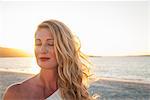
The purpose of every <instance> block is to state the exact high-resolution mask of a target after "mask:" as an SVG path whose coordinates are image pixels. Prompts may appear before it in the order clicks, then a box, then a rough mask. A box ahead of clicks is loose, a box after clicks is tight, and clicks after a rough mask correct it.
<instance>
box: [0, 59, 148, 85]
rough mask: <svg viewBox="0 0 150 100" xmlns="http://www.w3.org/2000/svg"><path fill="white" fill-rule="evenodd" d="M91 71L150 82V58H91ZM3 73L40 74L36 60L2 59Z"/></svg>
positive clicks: (103, 75) (97, 73)
mask: <svg viewBox="0 0 150 100" xmlns="http://www.w3.org/2000/svg"><path fill="white" fill-rule="evenodd" d="M90 61H91V62H92V64H93V65H92V66H91V67H90V70H91V72H92V74H94V75H95V76H96V77H109V78H116V79H127V80H138V81H146V82H150V57H144V56H141V57H139V56H138V57H90ZM0 70H1V71H13V72H23V73H38V72H39V67H38V65H37V64H36V61H35V58H28V57H20V58H19V57H10V58H0Z"/></svg>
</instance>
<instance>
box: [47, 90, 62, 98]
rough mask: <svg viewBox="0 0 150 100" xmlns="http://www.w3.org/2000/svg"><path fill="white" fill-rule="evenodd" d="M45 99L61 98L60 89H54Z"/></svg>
mask: <svg viewBox="0 0 150 100" xmlns="http://www.w3.org/2000/svg"><path fill="white" fill-rule="evenodd" d="M45 100H62V98H61V95H60V90H59V89H57V91H55V92H54V93H53V94H52V95H51V96H49V97H48V98H46V99H45Z"/></svg>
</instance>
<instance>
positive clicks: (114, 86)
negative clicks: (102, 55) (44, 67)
mask: <svg viewBox="0 0 150 100" xmlns="http://www.w3.org/2000/svg"><path fill="white" fill-rule="evenodd" d="M34 75H35V74H28V73H20V72H9V71H1V70H0V100H1V98H2V96H3V93H4V91H5V90H6V88H7V87H8V86H10V85H12V84H14V83H17V82H21V81H23V80H26V79H28V78H30V77H33V76H34ZM88 91H89V93H90V95H96V96H97V100H99V99H100V100H120V99H121V100H128V99H129V100H149V99H150V83H148V82H141V81H132V80H121V79H114V78H107V77H93V78H92V77H91V78H89V88H88Z"/></svg>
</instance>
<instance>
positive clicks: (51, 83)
mask: <svg viewBox="0 0 150 100" xmlns="http://www.w3.org/2000/svg"><path fill="white" fill-rule="evenodd" d="M40 79H41V80H42V83H43V86H44V88H45V89H47V90H51V91H55V90H57V88H58V86H57V79H58V74H57V70H56V69H53V70H47V69H41V71H40Z"/></svg>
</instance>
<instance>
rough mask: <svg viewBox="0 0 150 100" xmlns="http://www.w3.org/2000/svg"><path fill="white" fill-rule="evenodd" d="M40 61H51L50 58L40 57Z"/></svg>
mask: <svg viewBox="0 0 150 100" xmlns="http://www.w3.org/2000/svg"><path fill="white" fill-rule="evenodd" d="M39 59H40V60H41V61H47V60H49V59H50V58H48V57H39Z"/></svg>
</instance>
